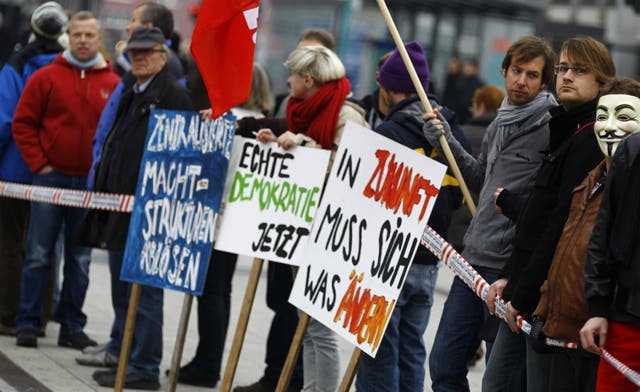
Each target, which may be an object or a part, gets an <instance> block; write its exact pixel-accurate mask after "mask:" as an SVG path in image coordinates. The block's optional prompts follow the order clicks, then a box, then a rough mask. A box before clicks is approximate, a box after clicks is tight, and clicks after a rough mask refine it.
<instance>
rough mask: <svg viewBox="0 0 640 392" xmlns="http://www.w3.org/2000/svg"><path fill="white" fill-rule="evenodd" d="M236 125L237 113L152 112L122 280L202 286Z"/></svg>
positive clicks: (186, 288) (194, 289)
mask: <svg viewBox="0 0 640 392" xmlns="http://www.w3.org/2000/svg"><path fill="white" fill-rule="evenodd" d="M234 130H235V118H234V117H233V116H223V117H220V118H218V119H217V120H215V121H211V120H203V119H202V118H201V117H200V115H199V114H198V113H195V112H181V111H173V110H156V109H154V110H152V111H151V116H150V118H149V127H148V131H147V138H146V142H145V150H144V153H143V156H142V163H141V165H140V170H139V174H138V187H137V190H136V196H135V203H134V206H133V212H132V215H131V223H130V224H129V234H128V237H127V245H126V248H125V252H124V260H123V264H122V271H121V273H120V276H121V279H122V280H126V281H129V282H135V283H140V284H144V285H147V286H154V287H159V288H166V289H172V290H178V291H183V292H187V293H190V294H195V295H199V294H201V293H202V288H203V286H204V279H205V275H206V273H207V268H208V264H209V257H210V255H211V248H212V244H213V238H214V232H215V226H216V220H217V218H218V211H219V209H220V201H221V199H222V193H223V190H224V183H225V177H226V174H227V166H228V164H229V156H230V153H231V144H232V141H233V133H234ZM214 262H215V260H214Z"/></svg>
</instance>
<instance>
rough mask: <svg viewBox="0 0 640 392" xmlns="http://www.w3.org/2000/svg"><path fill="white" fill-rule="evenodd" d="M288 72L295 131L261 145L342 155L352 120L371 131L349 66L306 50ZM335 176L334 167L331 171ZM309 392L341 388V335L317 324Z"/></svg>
mask: <svg viewBox="0 0 640 392" xmlns="http://www.w3.org/2000/svg"><path fill="white" fill-rule="evenodd" d="M284 66H285V67H286V68H287V69H288V70H289V72H290V74H291V75H290V76H289V79H288V82H289V86H290V88H291V98H290V99H289V102H288V103H287V124H288V126H289V130H288V131H286V132H285V133H283V134H282V135H280V136H278V137H276V136H275V134H274V133H273V132H272V131H271V130H270V129H261V130H260V132H258V135H257V137H256V139H258V140H259V141H261V142H264V143H266V142H272V141H277V142H278V144H279V145H280V146H281V147H282V148H284V149H288V148H291V147H294V146H299V145H304V146H307V147H317V148H323V149H326V150H331V151H332V154H331V155H332V159H331V162H333V155H334V154H335V151H336V150H337V147H338V144H339V143H340V139H341V138H342V132H343V131H344V127H345V124H346V122H347V120H351V121H353V122H355V123H357V124H358V125H362V126H365V127H366V126H367V124H366V122H365V121H364V110H363V109H362V108H361V107H359V106H358V105H357V104H354V103H353V102H351V101H348V100H347V97H348V96H350V95H351V84H350V83H349V80H347V78H346V77H345V69H344V65H343V64H342V62H341V61H340V59H339V58H338V56H336V55H335V53H333V52H332V51H331V50H329V49H327V48H325V47H323V46H306V47H302V48H298V49H296V50H294V51H293V52H291V54H290V55H289V58H287V61H285V63H284ZM327 170H328V171H330V170H331V167H329V168H328V169H327ZM302 359H303V361H302V362H303V375H304V387H303V391H311V392H313V391H322V392H324V391H326V392H334V391H336V390H337V388H338V380H339V376H340V374H339V372H340V361H339V350H338V338H337V335H336V334H335V333H334V332H332V331H331V330H330V329H329V328H327V327H325V326H324V325H322V324H321V323H320V322H318V321H316V320H314V319H311V320H310V321H309V327H308V329H307V334H306V335H305V338H304V344H303V357H302Z"/></svg>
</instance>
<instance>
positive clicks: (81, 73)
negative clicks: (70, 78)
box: [80, 69, 84, 79]
mask: <svg viewBox="0 0 640 392" xmlns="http://www.w3.org/2000/svg"><path fill="white" fill-rule="evenodd" d="M80 79H84V69H81V70H80Z"/></svg>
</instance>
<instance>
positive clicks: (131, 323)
mask: <svg viewBox="0 0 640 392" xmlns="http://www.w3.org/2000/svg"><path fill="white" fill-rule="evenodd" d="M141 289H142V287H140V285H139V284H138V283H132V284H131V295H130V297H129V309H128V310H127V322H126V324H125V326H124V335H123V336H122V346H121V348H120V359H119V361H118V374H117V375H116V384H115V386H114V387H113V390H114V391H115V392H122V389H123V388H124V382H125V378H126V376H127V364H128V362H129V353H130V352H131V340H133V329H134V328H135V326H136V314H137V313H138V302H140V290H141Z"/></svg>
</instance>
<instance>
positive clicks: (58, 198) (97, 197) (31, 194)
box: [0, 181, 134, 212]
mask: <svg viewBox="0 0 640 392" xmlns="http://www.w3.org/2000/svg"><path fill="white" fill-rule="evenodd" d="M0 196H5V197H11V198H14V199H23V200H28V201H38V202H42V203H50V204H57V205H63V206H67V207H78V208H89V209H97V210H107V211H118V212H131V211H132V210H133V200H134V196H132V195H118V194H113V193H100V192H87V191H79V190H73V189H60V188H49V187H44V186H37V185H27V184H18V183H14V182H5V181H0Z"/></svg>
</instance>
